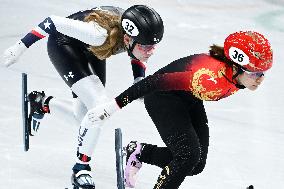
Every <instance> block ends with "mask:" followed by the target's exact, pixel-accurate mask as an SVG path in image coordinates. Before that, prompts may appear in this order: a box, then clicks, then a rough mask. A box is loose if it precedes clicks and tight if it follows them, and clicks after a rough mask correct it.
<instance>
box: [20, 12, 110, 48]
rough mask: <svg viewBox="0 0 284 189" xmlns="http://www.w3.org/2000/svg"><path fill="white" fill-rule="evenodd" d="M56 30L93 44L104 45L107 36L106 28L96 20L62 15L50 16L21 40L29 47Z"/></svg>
mask: <svg viewBox="0 0 284 189" xmlns="http://www.w3.org/2000/svg"><path fill="white" fill-rule="evenodd" d="M56 32H59V33H62V34H64V35H67V36H69V37H72V38H75V39H78V40H80V41H82V42H84V43H86V44H89V45H92V46H100V45H102V44H103V43H104V41H105V40H106V37H107V31H106V29H104V28H102V27H101V26H99V24H97V23H96V22H83V21H79V20H73V19H70V18H65V17H60V16H50V17H48V18H46V19H45V20H44V21H42V22H41V23H40V24H39V25H38V26H37V27H35V28H34V29H32V31H31V32H29V33H28V34H27V35H26V36H25V37H23V38H22V39H21V41H22V42H23V43H24V44H25V45H26V47H27V48H28V47H30V46H31V45H32V44H33V43H35V42H36V41H38V40H40V39H42V38H44V37H46V36H48V35H52V34H55V33H56Z"/></svg>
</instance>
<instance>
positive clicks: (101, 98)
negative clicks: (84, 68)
mask: <svg viewBox="0 0 284 189" xmlns="http://www.w3.org/2000/svg"><path fill="white" fill-rule="evenodd" d="M71 90H72V91H73V92H74V93H75V94H76V95H77V96H78V98H79V99H80V101H82V103H84V105H85V106H86V107H87V109H88V110H90V109H92V108H94V107H96V106H97V105H98V104H100V103H104V102H106V101H107V100H108V98H107V96H106V92H105V88H104V86H103V84H102V82H101V80H100V79H99V77H98V76H96V75H90V76H87V77H84V78H83V79H80V80H79V81H77V82H76V83H74V84H73V85H72V87H71Z"/></svg>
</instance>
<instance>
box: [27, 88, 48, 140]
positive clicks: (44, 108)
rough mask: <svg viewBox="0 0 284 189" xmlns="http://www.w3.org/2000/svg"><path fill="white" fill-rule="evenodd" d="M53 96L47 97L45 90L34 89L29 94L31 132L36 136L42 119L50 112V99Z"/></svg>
mask: <svg viewBox="0 0 284 189" xmlns="http://www.w3.org/2000/svg"><path fill="white" fill-rule="evenodd" d="M52 98H53V97H52V96H49V97H46V96H45V93H44V91H42V92H38V91H32V92H31V93H29V95H28V102H29V104H30V109H29V110H30V113H29V120H28V121H29V126H30V128H29V133H30V135H31V136H34V135H35V134H36V133H37V131H38V129H39V125H40V121H41V120H42V119H43V117H44V114H45V113H50V111H49V101H50V100H51V99H52Z"/></svg>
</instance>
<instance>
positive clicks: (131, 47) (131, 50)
mask: <svg viewBox="0 0 284 189" xmlns="http://www.w3.org/2000/svg"><path fill="white" fill-rule="evenodd" d="M136 44H137V42H136V41H134V40H133V39H131V42H130V43H129V48H127V47H126V49H127V53H128V56H130V57H131V58H133V59H135V60H139V59H138V58H136V57H135V56H134V54H133V49H134V47H135V45H136ZM139 61H140V60H139Z"/></svg>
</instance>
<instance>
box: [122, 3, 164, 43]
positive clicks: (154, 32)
mask: <svg viewBox="0 0 284 189" xmlns="http://www.w3.org/2000/svg"><path fill="white" fill-rule="evenodd" d="M121 25H122V28H123V30H124V32H125V33H126V34H128V35H129V36H131V37H132V38H133V39H134V41H136V42H137V43H140V44H142V45H154V44H156V43H159V42H160V41H161V40H162V38H163V34H164V25H163V20H162V18H161V17H160V15H159V14H158V13H157V12H156V11H155V10H154V9H152V8H150V7H147V6H145V5H134V6H132V7H130V8H128V9H127V10H126V11H125V12H124V13H123V14H122V17H121Z"/></svg>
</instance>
